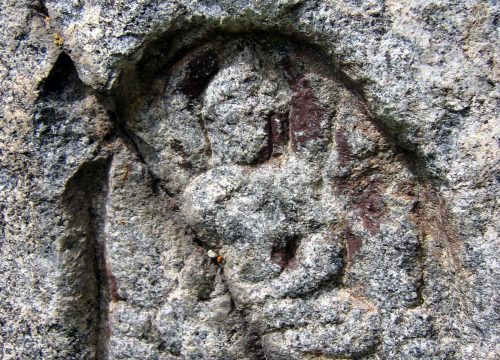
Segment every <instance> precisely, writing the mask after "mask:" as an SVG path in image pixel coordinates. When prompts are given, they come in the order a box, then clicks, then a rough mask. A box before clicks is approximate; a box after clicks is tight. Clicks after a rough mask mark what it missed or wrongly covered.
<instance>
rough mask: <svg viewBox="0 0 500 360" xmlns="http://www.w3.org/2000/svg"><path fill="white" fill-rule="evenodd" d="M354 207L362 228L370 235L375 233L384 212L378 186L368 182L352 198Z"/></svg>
mask: <svg viewBox="0 0 500 360" xmlns="http://www.w3.org/2000/svg"><path fill="white" fill-rule="evenodd" d="M354 206H355V208H356V210H357V211H358V212H359V214H360V215H361V217H362V219H363V225H364V227H365V228H366V229H367V230H368V231H369V232H370V233H371V234H372V235H373V234H375V233H377V232H378V231H379V230H380V223H381V221H382V217H383V216H384V214H385V211H386V205H385V203H384V201H383V198H382V194H381V191H380V188H379V186H378V184H377V183H376V182H371V181H370V182H369V183H368V185H367V186H366V187H365V188H364V189H362V190H361V191H360V192H359V194H357V195H355V196H354Z"/></svg>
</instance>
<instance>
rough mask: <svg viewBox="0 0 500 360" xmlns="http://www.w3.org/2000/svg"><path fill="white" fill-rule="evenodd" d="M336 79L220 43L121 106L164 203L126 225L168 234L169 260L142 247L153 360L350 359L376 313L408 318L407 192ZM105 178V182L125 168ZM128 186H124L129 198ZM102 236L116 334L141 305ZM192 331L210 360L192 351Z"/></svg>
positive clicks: (415, 274) (402, 176)
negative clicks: (237, 359) (403, 313)
mask: <svg viewBox="0 0 500 360" xmlns="http://www.w3.org/2000/svg"><path fill="white" fill-rule="evenodd" d="M343 78H344V77H343V76H342V74H341V73H340V72H338V71H337V70H336V69H334V68H333V67H332V66H330V65H328V64H326V61H325V60H324V59H323V58H322V57H321V55H320V54H318V53H317V52H314V51H312V50H311V49H308V48H301V47H299V46H295V45H293V44H291V43H289V42H288V41H281V40H275V41H258V40H255V39H243V38H236V39H226V38H224V39H219V40H214V41H213V42H212V43H209V44H206V45H204V46H203V47H201V48H199V49H197V50H195V51H193V52H191V53H189V54H188V55H186V56H185V57H184V58H182V59H181V60H180V61H178V62H177V63H176V64H174V65H173V66H172V67H171V70H170V72H169V73H168V74H167V75H165V76H163V77H161V78H160V80H158V83H157V84H160V85H158V86H157V87H158V88H161V91H158V92H156V93H155V94H154V95H152V96H151V97H150V98H147V99H139V101H138V105H134V106H130V109H133V110H129V111H128V113H127V114H128V115H127V116H126V119H125V120H126V123H127V127H128V129H129V130H130V132H131V133H133V137H134V139H135V140H136V145H137V147H138V150H139V152H140V153H141V156H142V158H143V160H144V161H145V163H146V164H147V168H148V169H149V170H148V171H150V172H151V173H152V174H153V177H154V179H156V181H157V182H158V183H159V184H160V187H161V189H163V190H164V191H165V193H167V194H169V195H168V196H167V195H164V196H165V199H166V200H154V201H153V200H151V201H152V203H149V204H148V205H147V206H145V205H144V203H145V202H144V201H145V200H143V202H141V201H139V200H138V208H137V209H135V210H134V214H135V216H136V219H138V220H136V223H140V222H141V220H140V219H144V221H145V222H146V221H150V220H149V218H148V216H153V217H154V219H153V221H152V222H153V224H154V223H155V222H159V223H161V224H162V225H158V226H160V227H161V228H162V229H165V227H167V228H169V229H168V230H166V233H168V234H166V233H163V234H162V235H161V237H162V239H163V240H162V241H163V244H164V243H168V244H169V245H158V244H159V243H155V244H156V245H155V246H156V247H157V251H158V252H161V254H162V255H161V257H162V261H161V264H159V266H160V267H161V269H162V274H161V275H158V280H157V282H158V283H159V284H160V285H158V286H157V288H160V290H158V295H157V297H156V298H154V300H151V301H150V303H151V305H150V306H151V307H153V308H154V309H156V310H155V315H154V316H153V319H152V320H151V321H152V323H153V324H154V327H155V328H156V329H157V332H158V334H159V335H157V336H158V339H160V340H159V341H161V344H162V347H163V348H164V349H166V350H165V351H167V352H170V353H174V354H183V355H184V356H187V357H190V356H196V354H204V356H205V355H206V356H209V357H210V356H213V357H214V358H231V357H232V356H235V354H238V353H239V354H243V353H245V352H246V351H248V354H259V353H264V354H265V355H266V356H267V357H268V358H283V359H285V358H286V359H289V358H304V356H306V355H308V354H309V355H311V354H316V355H321V354H324V355H330V356H342V357H351V356H358V355H361V354H367V353H369V352H370V351H372V350H373V349H374V347H376V346H377V345H378V344H379V343H380V341H381V338H380V329H381V327H382V324H383V322H384V321H386V320H385V316H386V315H384V314H385V312H386V311H388V310H390V311H400V310H403V309H408V308H411V307H413V306H415V305H417V304H418V303H419V301H420V299H419V296H420V295H419V289H418V287H419V285H418V284H419V281H420V277H421V269H420V267H419V265H418V262H417V260H416V259H417V257H418V256H419V246H418V231H417V230H416V229H415V226H414V224H413V223H412V218H411V216H412V215H411V211H412V207H413V203H414V194H415V191H417V188H418V185H417V184H416V181H415V179H414V177H413V175H412V174H411V172H410V171H409V170H408V169H407V167H406V166H405V163H404V161H403V160H402V157H401V155H400V154H398V151H397V149H396V147H395V146H393V145H392V144H391V143H390V141H388V140H387V139H386V137H384V136H383V134H382V133H381V132H380V131H379V130H378V129H377V127H376V126H375V125H374V124H373V123H372V122H371V120H370V117H369V113H368V109H367V106H366V105H365V103H364V102H363V100H362V98H361V97H360V96H359V95H358V94H356V92H355V91H354V90H352V88H353V84H349V83H348V82H346V81H345V80H342V79H343ZM114 163H115V166H114V167H112V178H113V177H116V178H118V177H119V176H118V175H117V174H118V173H119V174H122V172H120V171H121V170H120V169H121V168H123V166H125V165H124V163H125V161H124V160H123V159H122V160H120V157H119V156H117V157H116V158H115V160H114ZM135 166H136V168H138V167H139V166H138V165H135ZM140 167H141V168H142V167H143V166H142V165H141V166H140ZM141 171H142V180H141V177H140V176H138V177H137V179H136V180H133V179H134V175H133V174H140V173H141ZM141 171H139V170H137V169H136V170H135V171H132V172H131V173H132V175H131V179H132V180H128V176H129V175H128V172H127V181H129V182H130V181H132V182H133V181H135V184H136V185H137V186H139V185H138V183H140V182H144V180H143V179H144V176H146V175H144V174H145V170H144V169H143V170H141ZM113 172H114V173H113ZM120 176H122V175H120ZM148 176H149V175H147V176H146V177H148ZM122 180H123V179H122ZM127 186H129V185H123V184H121V183H120V182H117V183H116V186H115V187H114V188H113V187H112V189H111V192H112V193H113V192H115V193H117V192H119V191H122V190H120V187H123V188H126V187H127ZM142 186H143V185H142ZM123 191H125V190H123ZM125 192H126V191H125ZM150 196H151V197H153V195H150ZM146 198H147V197H146ZM156 198H158V196H156ZM112 204H113V195H112V196H111V207H113V205H112ZM141 204H142V205H141ZM141 206H142V207H144V209H148V208H151V207H163V209H162V210H161V211H159V213H157V214H155V215H151V213H150V212H148V211H147V210H141ZM119 212H120V211H118V210H117V214H118V213H119ZM117 214H115V218H118V217H119V216H118V215H117ZM112 221H113V220H111V222H112ZM169 221H170V222H169ZM167 223H168V225H166V224H167ZM140 226H145V225H140ZM140 226H139V228H140ZM113 228H115V229H116V232H115V233H114V237H113V236H111V244H110V245H109V247H110V250H109V251H110V264H111V267H112V268H113V271H114V277H116V279H117V287H118V290H117V291H118V292H119V293H120V294H121V295H120V297H123V298H125V297H126V298H127V299H128V300H127V302H128V303H127V304H125V303H123V304H122V303H119V304H117V305H116V306H115V308H114V314H115V315H112V316H111V323H113V321H115V322H116V324H119V323H120V321H118V320H117V319H118V318H119V315H117V314H120V313H121V314H124V313H127V312H130V311H131V310H130V309H129V308H127V306H132V305H130V304H133V303H134V298H141V296H142V300H141V301H142V302H141V303H142V304H144V296H153V295H151V294H149V295H145V294H144V292H142V293H141V292H140V291H139V290H138V289H137V288H136V286H137V283H138V281H139V280H137V279H136V280H132V279H131V278H130V276H128V275H127V276H128V277H127V276H126V274H127V271H126V267H125V266H124V265H120V261H119V259H121V261H123V256H121V255H120V256H121V257H120V256H118V255H113V254H119V253H120V251H123V249H125V248H126V249H129V248H130V247H131V245H130V244H128V245H127V244H125V245H124V243H123V241H122V243H120V240H118V238H119V236H120V232H121V231H122V230H119V226H118V225H117V224H116V222H115V225H110V229H113ZM110 231H111V230H110ZM143 233H144V231H143ZM146 233H147V232H146ZM150 233H151V232H150ZM153 233H154V232H153ZM151 236H153V235H151ZM113 239H115V240H114V242H113ZM145 241H146V242H147V239H146V240H145ZM134 246H136V247H137V246H139V245H134ZM139 248H140V249H142V248H141V247H140V246H139ZM127 251H129V252H128V254H129V255H127V256H129V257H131V256H132V257H134V258H135V257H137V256H139V255H140V254H141V251H145V252H146V253H147V250H144V249H142V250H141V251H137V250H136V252H134V251H130V249H129V250H127ZM209 251H210V255H211V256H212V257H213V256H214V255H221V256H223V258H224V261H223V262H220V263H217V262H216V261H212V260H211V258H210V257H209V256H208V254H209ZM121 254H122V255H123V252H122V253H121ZM148 256H149V255H148ZM380 264H384V267H382V268H381V267H380ZM120 269H122V270H120ZM128 273H130V271H129V272H128ZM132 284H135V285H132ZM160 294H161V295H160ZM148 316H151V315H148ZM113 319H115V320H113ZM242 328H245V329H246V330H245V331H246V334H247V335H248V336H245V338H244V339H243V338H237V336H236V335H235V334H241V331H242V330H241V329H242ZM195 332H196V333H197V334H198V335H199V333H200V332H201V333H203V334H205V337H206V339H207V340H206V341H207V343H210V344H217V345H216V346H207V344H199V343H196V344H195V343H193V341H195V339H198V338H199V336H194V335H193V334H194V333H195ZM347 334H348V336H347ZM112 343H113V342H112ZM117 343H119V341H118V340H117ZM207 354H208V355H207ZM252 356H253V355H252ZM255 356H257V355H255Z"/></svg>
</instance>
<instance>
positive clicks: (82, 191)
mask: <svg viewBox="0 0 500 360" xmlns="http://www.w3.org/2000/svg"><path fill="white" fill-rule="evenodd" d="M109 166H110V159H102V160H98V161H95V162H88V163H85V164H84V165H82V167H81V168H80V169H79V170H78V171H77V172H76V174H75V175H74V176H73V177H72V178H71V179H69V181H68V182H67V184H66V191H65V193H64V195H63V203H64V205H65V208H66V211H67V213H68V217H69V219H68V226H67V229H66V234H67V235H66V237H64V238H63V239H61V241H60V244H59V251H58V252H59V256H60V257H61V263H60V264H61V265H60V266H61V271H62V279H61V281H62V282H63V284H62V286H61V292H62V295H63V299H62V304H60V306H61V311H62V319H61V320H62V323H63V326H64V328H65V331H69V332H70V333H72V335H73V339H74V341H75V343H78V344H79V347H78V348H75V353H77V354H85V353H86V352H90V351H92V350H94V351H95V356H96V358H97V359H103V358H106V355H107V354H106V352H107V351H106V346H107V344H106V342H107V338H108V334H107V332H108V329H107V313H108V306H109V302H110V300H111V299H112V298H113V299H114V298H115V297H116V295H115V292H116V291H114V290H113V289H114V288H116V285H114V281H113V279H114V278H113V276H112V274H111V271H110V270H109V269H108V267H107V266H106V260H105V252H106V249H105V246H106V245H105V237H104V222H105V218H106V209H105V207H106V196H107V192H108V172H109ZM117 300H119V299H117ZM85 347H86V348H87V349H85Z"/></svg>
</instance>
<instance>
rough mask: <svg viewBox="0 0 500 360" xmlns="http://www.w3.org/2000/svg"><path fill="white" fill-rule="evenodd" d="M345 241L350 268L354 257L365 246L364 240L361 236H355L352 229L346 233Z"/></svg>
mask: <svg viewBox="0 0 500 360" xmlns="http://www.w3.org/2000/svg"><path fill="white" fill-rule="evenodd" d="M344 239H345V244H346V249H347V261H348V266H351V265H352V263H353V260H354V256H355V255H356V253H357V252H358V251H359V250H360V249H361V247H362V246H363V240H362V239H361V238H360V237H359V236H357V235H355V234H353V233H352V231H351V229H350V228H348V229H346V230H345V231H344Z"/></svg>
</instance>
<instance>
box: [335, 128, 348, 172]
mask: <svg viewBox="0 0 500 360" xmlns="http://www.w3.org/2000/svg"><path fill="white" fill-rule="evenodd" d="M335 145H336V147H337V154H338V156H339V165H340V166H347V165H348V164H349V162H350V161H351V148H350V147H349V140H348V138H347V135H346V133H345V130H344V129H339V130H338V131H337V132H336V133H335Z"/></svg>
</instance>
